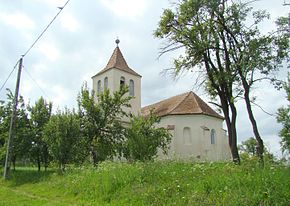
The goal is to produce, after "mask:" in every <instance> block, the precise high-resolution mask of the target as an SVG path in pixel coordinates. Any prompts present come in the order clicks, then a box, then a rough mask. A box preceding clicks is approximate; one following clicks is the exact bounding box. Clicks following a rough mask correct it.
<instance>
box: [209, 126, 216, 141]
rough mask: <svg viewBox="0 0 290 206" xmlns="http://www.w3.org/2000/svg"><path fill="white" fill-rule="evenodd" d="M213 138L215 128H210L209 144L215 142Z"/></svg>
mask: <svg viewBox="0 0 290 206" xmlns="http://www.w3.org/2000/svg"><path fill="white" fill-rule="evenodd" d="M215 140H216V134H215V130H214V129H212V130H211V132H210V143H211V144H215Z"/></svg>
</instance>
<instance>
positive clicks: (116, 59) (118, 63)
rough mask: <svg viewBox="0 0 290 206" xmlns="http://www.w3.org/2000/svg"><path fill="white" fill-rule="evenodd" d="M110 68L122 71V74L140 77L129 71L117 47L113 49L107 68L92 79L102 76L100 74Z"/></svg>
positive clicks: (131, 70)
mask: <svg viewBox="0 0 290 206" xmlns="http://www.w3.org/2000/svg"><path fill="white" fill-rule="evenodd" d="M112 68H116V69H119V70H121V71H124V72H127V73H130V74H133V75H136V76H140V77H141V75H140V74H138V73H137V72H135V71H134V70H133V69H131V68H130V67H129V66H128V64H127V62H126V60H125V58H124V57H123V54H122V52H121V50H120V49H119V47H118V46H117V47H116V48H115V50H114V52H113V54H112V56H111V58H110V60H109V62H108V64H107V66H106V67H105V68H104V69H103V70H101V71H100V72H99V73H97V74H96V75H94V76H93V77H95V76H97V75H100V74H102V73H104V72H106V71H108V70H110V69H112Z"/></svg>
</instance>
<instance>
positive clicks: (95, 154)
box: [91, 148, 98, 166]
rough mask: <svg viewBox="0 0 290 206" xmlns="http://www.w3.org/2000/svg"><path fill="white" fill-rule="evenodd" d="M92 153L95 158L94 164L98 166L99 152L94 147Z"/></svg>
mask: <svg viewBox="0 0 290 206" xmlns="http://www.w3.org/2000/svg"><path fill="white" fill-rule="evenodd" d="M91 153H92V158H93V165H94V166H97V165H98V158H97V153H96V151H95V150H94V149H93V148H92V149H91Z"/></svg>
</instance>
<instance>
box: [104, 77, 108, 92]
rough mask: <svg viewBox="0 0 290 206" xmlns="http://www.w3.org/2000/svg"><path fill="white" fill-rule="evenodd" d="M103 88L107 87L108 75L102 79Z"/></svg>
mask: <svg viewBox="0 0 290 206" xmlns="http://www.w3.org/2000/svg"><path fill="white" fill-rule="evenodd" d="M104 89H108V77H105V79H104Z"/></svg>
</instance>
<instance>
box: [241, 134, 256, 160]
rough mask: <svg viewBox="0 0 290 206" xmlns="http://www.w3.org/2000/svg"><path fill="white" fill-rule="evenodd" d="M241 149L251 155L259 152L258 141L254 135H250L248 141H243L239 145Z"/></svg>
mask: <svg viewBox="0 0 290 206" xmlns="http://www.w3.org/2000/svg"><path fill="white" fill-rule="evenodd" d="M239 151H240V152H242V153H248V154H249V155H250V156H254V155H256V154H257V141H256V139H255V138H254V137H250V138H249V139H247V140H246V141H243V142H242V144H240V145H239Z"/></svg>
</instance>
